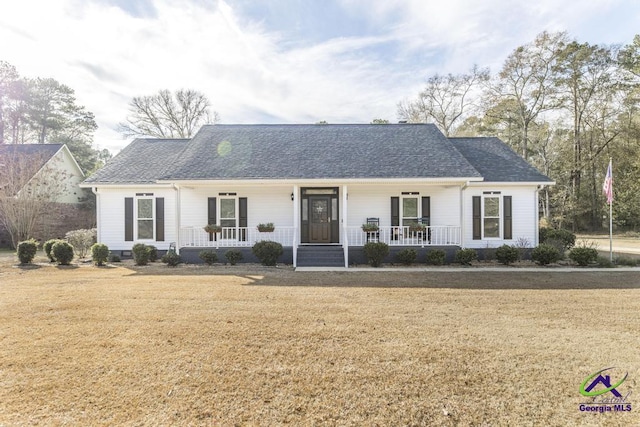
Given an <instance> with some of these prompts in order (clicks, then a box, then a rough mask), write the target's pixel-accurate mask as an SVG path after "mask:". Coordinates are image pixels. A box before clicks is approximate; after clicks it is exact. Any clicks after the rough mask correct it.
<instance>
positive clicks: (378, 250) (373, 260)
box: [364, 242, 389, 267]
mask: <svg viewBox="0 0 640 427" xmlns="http://www.w3.org/2000/svg"><path fill="white" fill-rule="evenodd" d="M364 254H365V256H366V257H367V262H368V263H369V265H371V266H372V267H380V265H382V260H384V258H385V257H386V256H387V255H389V245H387V244H386V243H383V242H369V243H366V244H365V245H364Z"/></svg>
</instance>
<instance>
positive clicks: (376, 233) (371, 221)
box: [367, 217, 380, 242]
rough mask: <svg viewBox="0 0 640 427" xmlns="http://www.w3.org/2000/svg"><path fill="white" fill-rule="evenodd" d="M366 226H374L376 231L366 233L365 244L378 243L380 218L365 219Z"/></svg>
mask: <svg viewBox="0 0 640 427" xmlns="http://www.w3.org/2000/svg"><path fill="white" fill-rule="evenodd" d="M367 225H375V226H377V227H378V231H372V232H367V242H369V241H372V242H379V241H380V218H374V217H371V218H367Z"/></svg>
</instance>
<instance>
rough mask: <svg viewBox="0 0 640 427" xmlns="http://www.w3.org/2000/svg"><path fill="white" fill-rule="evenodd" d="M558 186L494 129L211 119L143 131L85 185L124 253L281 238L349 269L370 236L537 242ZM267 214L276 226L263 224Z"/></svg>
mask: <svg viewBox="0 0 640 427" xmlns="http://www.w3.org/2000/svg"><path fill="white" fill-rule="evenodd" d="M551 184H553V182H552V181H551V180H550V179H549V178H547V177H546V176H544V175H542V174H541V173H539V172H538V171H537V170H536V169H534V168H533V167H532V166H531V165H529V164H528V163H527V162H526V161H524V160H523V159H522V158H521V157H519V156H518V155H517V154H516V153H514V152H513V151H512V150H511V149H510V148H509V147H507V146H506V145H505V144H504V143H503V142H502V141H500V140H499V139H497V138H446V137H445V136H444V135H443V134H442V133H441V132H440V131H439V130H438V129H437V128H436V127H435V126H434V125H431V124H393V125H215V126H214V125H211V126H204V127H203V128H202V129H201V130H200V131H199V132H198V134H197V135H195V136H194V137H193V138H192V139H136V140H135V141H133V142H132V143H131V144H130V145H129V146H127V147H126V148H125V149H124V150H123V151H122V152H121V153H120V154H118V155H117V156H116V157H114V158H113V159H112V160H111V161H110V162H109V163H108V164H107V165H106V166H105V167H104V168H103V169H102V170H100V171H98V172H97V173H96V174H94V175H93V176H91V177H90V178H88V179H87V180H85V181H84V183H83V184H82V186H84V187H87V188H91V189H92V190H93V192H94V193H95V194H96V198H97V224H98V240H99V241H100V242H102V243H105V244H107V245H108V246H109V248H110V249H111V251H112V252H115V253H118V252H121V253H122V254H123V255H125V256H126V255H127V254H128V253H127V251H130V250H131V247H132V246H133V245H134V244H135V243H138V242H142V243H146V244H152V245H154V246H156V247H157V248H158V249H159V250H161V251H163V250H168V249H169V248H170V247H175V248H176V250H177V251H179V252H180V253H181V255H182V256H183V258H186V259H188V260H190V261H194V262H197V254H198V252H199V251H200V250H202V249H203V248H212V249H219V250H221V252H222V250H226V248H246V251H245V260H251V259H252V258H251V255H250V248H251V246H253V244H254V243H255V242H257V241H260V240H273V241H277V242H279V243H281V244H282V245H283V246H284V247H285V254H284V255H283V257H282V258H281V260H280V261H281V262H285V263H290V264H293V265H294V266H303V265H327V266H328V265H340V266H345V267H348V266H349V265H350V264H352V263H353V262H358V263H360V262H364V260H363V255H362V247H363V245H364V244H365V243H366V242H367V241H381V242H385V243H387V244H388V245H390V246H391V247H392V248H397V249H398V250H399V249H400V248H406V247H415V248H419V249H420V250H421V251H422V252H424V251H425V250H428V249H429V248H433V247H438V248H451V249H455V248H460V247H465V248H479V249H482V248H487V247H497V246H500V245H502V244H504V243H507V244H514V243H515V242H516V240H517V239H521V241H522V240H524V241H527V242H529V243H530V245H531V246H532V247H533V246H535V245H537V243H538V191H539V189H540V188H541V187H542V186H545V185H551ZM265 223H273V224H274V226H275V229H274V230H273V231H271V232H260V231H258V228H257V226H258V224H265ZM368 223H369V224H375V225H377V226H378V228H377V230H373V231H369V232H365V231H363V229H362V226H363V224H368ZM207 224H216V225H219V226H220V227H221V231H220V232H218V233H207V232H205V230H204V228H203V227H204V226H205V225H207ZM417 224H421V225H422V226H418V225H417ZM219 256H220V258H221V259H224V257H223V256H222V253H220V254H219Z"/></svg>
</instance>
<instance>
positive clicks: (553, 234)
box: [539, 228, 576, 250]
mask: <svg viewBox="0 0 640 427" xmlns="http://www.w3.org/2000/svg"><path fill="white" fill-rule="evenodd" d="M543 230H544V231H543ZM539 235H540V243H548V240H559V241H560V242H562V246H563V249H564V250H568V249H571V248H572V247H573V246H574V245H575V244H576V235H575V234H573V233H572V232H570V231H569V230H564V229H562V228H545V229H542V228H541V229H540V233H539Z"/></svg>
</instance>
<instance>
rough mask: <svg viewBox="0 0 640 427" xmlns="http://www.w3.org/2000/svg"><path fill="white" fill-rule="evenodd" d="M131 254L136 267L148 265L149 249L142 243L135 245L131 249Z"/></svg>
mask: <svg viewBox="0 0 640 427" xmlns="http://www.w3.org/2000/svg"><path fill="white" fill-rule="evenodd" d="M131 252H132V253H133V260H134V261H135V263H136V265H147V264H149V247H148V246H147V245H145V244H144V243H136V244H135V245H133V248H131Z"/></svg>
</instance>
